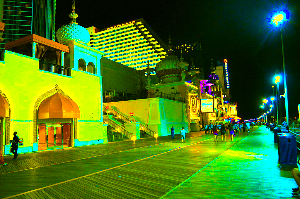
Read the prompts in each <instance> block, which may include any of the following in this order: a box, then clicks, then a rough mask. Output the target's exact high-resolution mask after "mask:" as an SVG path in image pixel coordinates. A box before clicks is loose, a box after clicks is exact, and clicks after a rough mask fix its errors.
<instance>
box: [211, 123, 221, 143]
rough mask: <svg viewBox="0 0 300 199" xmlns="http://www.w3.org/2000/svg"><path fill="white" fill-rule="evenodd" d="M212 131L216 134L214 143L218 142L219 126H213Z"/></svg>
mask: <svg viewBox="0 0 300 199" xmlns="http://www.w3.org/2000/svg"><path fill="white" fill-rule="evenodd" d="M212 131H213V133H214V141H215V142H217V139H218V135H219V134H218V128H217V125H213V128H212Z"/></svg>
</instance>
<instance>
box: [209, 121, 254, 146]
mask: <svg viewBox="0 0 300 199" xmlns="http://www.w3.org/2000/svg"><path fill="white" fill-rule="evenodd" d="M204 130H205V133H206V134H207V133H212V134H214V141H215V142H217V139H218V136H219V135H221V140H222V142H223V141H226V134H227V132H229V134H230V138H231V141H233V138H234V136H236V135H238V133H239V132H242V131H243V132H249V127H248V126H247V124H246V123H245V122H244V123H222V122H220V123H219V124H211V123H210V124H208V125H205V127H204Z"/></svg>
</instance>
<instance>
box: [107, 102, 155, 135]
mask: <svg viewBox="0 0 300 199" xmlns="http://www.w3.org/2000/svg"><path fill="white" fill-rule="evenodd" d="M111 109H112V110H114V111H115V112H116V113H117V114H119V115H121V116H122V117H123V118H125V121H127V122H130V121H133V122H139V123H140V126H141V127H144V128H145V129H146V131H145V132H146V133H148V134H150V135H151V136H153V137H154V135H155V134H156V132H155V131H153V130H151V129H150V128H149V126H148V124H146V123H144V122H142V121H141V120H140V119H137V118H136V117H132V118H130V117H129V116H128V115H126V114H125V113H123V112H121V111H120V110H119V109H118V108H117V107H115V106H111Z"/></svg>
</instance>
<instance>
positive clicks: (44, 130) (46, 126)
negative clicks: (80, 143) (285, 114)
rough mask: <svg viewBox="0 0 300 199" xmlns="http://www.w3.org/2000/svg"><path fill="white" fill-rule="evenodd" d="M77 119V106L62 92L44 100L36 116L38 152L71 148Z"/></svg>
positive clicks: (78, 112) (78, 114) (78, 115)
mask: <svg viewBox="0 0 300 199" xmlns="http://www.w3.org/2000/svg"><path fill="white" fill-rule="evenodd" d="M56 91H58V86H56ZM79 117H80V111H79V107H78V105H77V104H76V103H75V102H74V101H73V100H72V99H71V98H69V97H68V96H66V95H64V93H63V92H56V93H54V94H53V95H51V96H49V97H47V98H45V99H44V100H43V101H42V102H41V103H40V105H39V107H38V109H37V114H36V125H37V139H36V142H37V143H38V150H46V149H57V148H63V147H70V146H72V145H73V144H72V143H73V141H74V138H75V129H74V125H75V124H76V122H77V119H78V118H79Z"/></svg>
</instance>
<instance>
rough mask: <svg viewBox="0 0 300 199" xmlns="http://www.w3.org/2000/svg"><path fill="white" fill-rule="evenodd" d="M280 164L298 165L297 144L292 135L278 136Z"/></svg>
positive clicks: (282, 134) (283, 134)
mask: <svg viewBox="0 0 300 199" xmlns="http://www.w3.org/2000/svg"><path fill="white" fill-rule="evenodd" d="M278 156H279V164H287V165H297V142H296V137H295V136H294V135H292V134H291V133H281V134H279V136H278Z"/></svg>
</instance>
